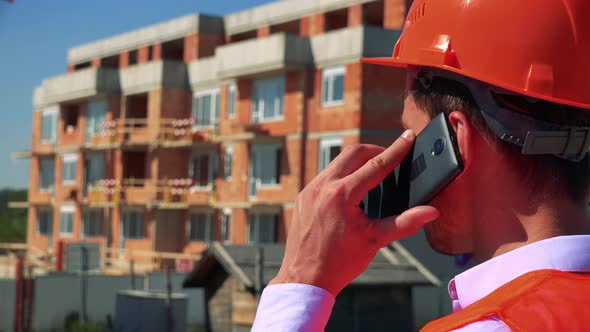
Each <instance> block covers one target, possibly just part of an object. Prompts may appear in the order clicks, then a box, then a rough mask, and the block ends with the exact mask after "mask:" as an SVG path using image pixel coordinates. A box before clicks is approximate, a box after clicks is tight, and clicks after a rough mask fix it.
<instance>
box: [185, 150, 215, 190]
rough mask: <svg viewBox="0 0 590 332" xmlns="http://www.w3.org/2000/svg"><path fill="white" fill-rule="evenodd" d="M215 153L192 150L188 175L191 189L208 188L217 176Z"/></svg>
mask: <svg viewBox="0 0 590 332" xmlns="http://www.w3.org/2000/svg"><path fill="white" fill-rule="evenodd" d="M216 170H217V154H216V153H215V152H212V151H194V152H193V154H192V156H191V159H190V162H189V177H190V178H191V179H192V180H193V189H208V188H209V187H210V186H211V184H212V183H213V180H214V179H215V177H216V176H217V174H216Z"/></svg>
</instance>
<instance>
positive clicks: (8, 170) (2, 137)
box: [0, 0, 272, 188]
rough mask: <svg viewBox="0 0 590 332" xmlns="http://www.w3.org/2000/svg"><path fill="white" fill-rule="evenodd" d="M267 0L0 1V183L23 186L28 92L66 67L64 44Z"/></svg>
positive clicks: (29, 111)
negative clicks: (15, 156) (16, 155)
mask: <svg viewBox="0 0 590 332" xmlns="http://www.w3.org/2000/svg"><path fill="white" fill-rule="evenodd" d="M268 2H272V1H270V0H215V1H212V0H159V1H156V0H84V1H80V0H15V1H14V3H13V4H9V3H6V2H4V1H1V0H0V91H1V92H0V99H1V102H0V115H1V118H0V133H1V134H0V188H4V187H18V188H25V187H27V185H28V172H29V163H28V160H17V161H12V160H11V159H10V153H11V152H14V151H20V150H27V149H30V141H31V139H30V137H31V114H32V102H31V96H32V92H33V88H34V87H35V86H37V85H39V84H40V83H41V81H42V80H43V78H46V77H49V76H53V75H59V74H62V73H65V72H66V54H67V49H68V48H70V47H72V46H75V45H79V44H83V43H86V42H90V41H93V40H96V39H100V38H104V37H108V36H112V35H115V34H119V33H122V32H125V31H129V30H132V29H136V28H140V27H143V26H146V25H149V24H154V23H158V22H161V21H164V20H167V19H170V18H174V17H178V16H182V15H186V14H190V13H194V12H199V13H205V14H227V13H232V12H236V11H239V10H243V9H247V8H251V7H254V6H257V5H260V4H264V3H268Z"/></svg>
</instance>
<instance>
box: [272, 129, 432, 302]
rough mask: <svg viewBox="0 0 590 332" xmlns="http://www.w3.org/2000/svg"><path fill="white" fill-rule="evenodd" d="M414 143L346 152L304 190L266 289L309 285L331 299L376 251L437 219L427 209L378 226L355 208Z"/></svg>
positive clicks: (407, 139)
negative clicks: (279, 262) (278, 265)
mask: <svg viewBox="0 0 590 332" xmlns="http://www.w3.org/2000/svg"><path fill="white" fill-rule="evenodd" d="M414 140H415V134H414V133H413V132H412V131H409V130H408V131H406V132H405V133H404V134H403V135H402V136H401V137H400V138H399V139H397V140H396V141H395V142H394V143H393V144H392V145H391V146H390V147H389V148H387V149H384V148H382V147H378V146H374V145H353V146H349V147H347V148H346V149H345V150H344V151H343V152H342V153H341V154H340V155H339V156H338V157H337V158H336V159H334V161H332V163H330V164H329V165H328V167H327V168H326V169H325V170H324V171H323V172H322V173H321V174H319V175H318V176H317V177H316V178H315V179H314V180H313V181H312V182H311V183H310V184H309V185H308V186H307V187H305V189H303V191H302V192H301V193H300V194H299V195H298V196H297V199H296V201H295V208H294V212H293V220H292V223H291V227H290V229H289V234H288V235H289V236H288V238H287V246H286V251H285V257H284V259H283V264H282V266H281V269H280V271H279V273H278V274H277V276H276V277H275V278H274V279H273V280H272V281H271V282H270V284H281V283H301V284H309V285H314V286H317V287H320V288H323V289H325V290H327V291H329V292H330V293H332V294H333V295H334V296H336V295H338V293H339V292H340V291H341V290H342V289H343V288H344V287H346V285H348V284H349V283H350V282H351V281H352V280H353V279H354V278H356V277H357V276H358V275H360V274H361V273H362V272H363V271H364V270H365V269H366V268H367V266H368V265H369V263H370V262H371V261H372V260H373V258H374V257H375V254H376V253H377V251H378V250H379V249H380V248H381V247H383V246H385V245H386V244H387V243H389V242H391V241H395V240H398V239H400V238H403V237H407V236H410V235H412V234H414V233H415V232H416V231H417V230H418V229H420V228H421V227H422V226H424V225H425V224H426V223H428V222H430V221H432V220H434V219H436V218H438V215H439V213H438V211H437V210H436V209H435V208H433V207H429V206H421V207H416V208H413V209H410V210H408V211H405V212H404V213H402V214H401V215H399V216H396V217H391V218H387V219H383V220H370V219H369V218H368V217H367V216H366V215H365V213H364V211H363V210H361V209H360V208H359V203H360V202H361V200H362V199H363V197H364V195H365V194H366V193H367V192H368V191H369V190H371V189H372V188H374V187H375V186H377V185H378V184H379V183H380V182H381V181H383V179H384V178H385V177H386V176H387V175H388V174H389V173H391V172H392V171H393V170H394V169H395V167H397V165H398V164H399V163H400V162H401V161H402V160H403V158H404V157H405V156H406V154H407V153H408V152H409V151H410V149H411V147H412V144H413V142H414Z"/></svg>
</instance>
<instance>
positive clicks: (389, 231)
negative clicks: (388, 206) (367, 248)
mask: <svg viewBox="0 0 590 332" xmlns="http://www.w3.org/2000/svg"><path fill="white" fill-rule="evenodd" d="M439 215H440V213H439V212H438V210H437V209H436V208H434V207H432V206H417V207H415V208H412V209H410V210H407V211H405V212H404V213H402V214H401V215H399V216H394V217H389V218H386V219H382V220H373V221H372V225H373V230H374V234H373V235H374V236H375V237H376V238H377V239H378V241H379V244H380V245H385V244H387V243H389V242H392V241H397V240H399V239H401V238H404V237H408V236H411V235H412V234H414V233H416V232H417V231H418V230H419V229H420V228H422V227H423V226H424V225H426V224H427V223H429V222H431V221H434V220H435V219H437V218H438V217H439Z"/></svg>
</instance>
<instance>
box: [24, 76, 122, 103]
mask: <svg viewBox="0 0 590 332" xmlns="http://www.w3.org/2000/svg"><path fill="white" fill-rule="evenodd" d="M118 91H119V75H118V72H117V70H116V69H111V68H87V69H83V70H79V71H76V72H73V73H68V74H65V75H60V76H55V77H52V78H48V79H46V80H44V81H43V86H42V88H41V89H38V90H36V91H35V103H37V104H50V103H60V102H64V101H68V100H75V99H82V98H88V97H92V96H95V95H97V94H100V93H109V92H118Z"/></svg>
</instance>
